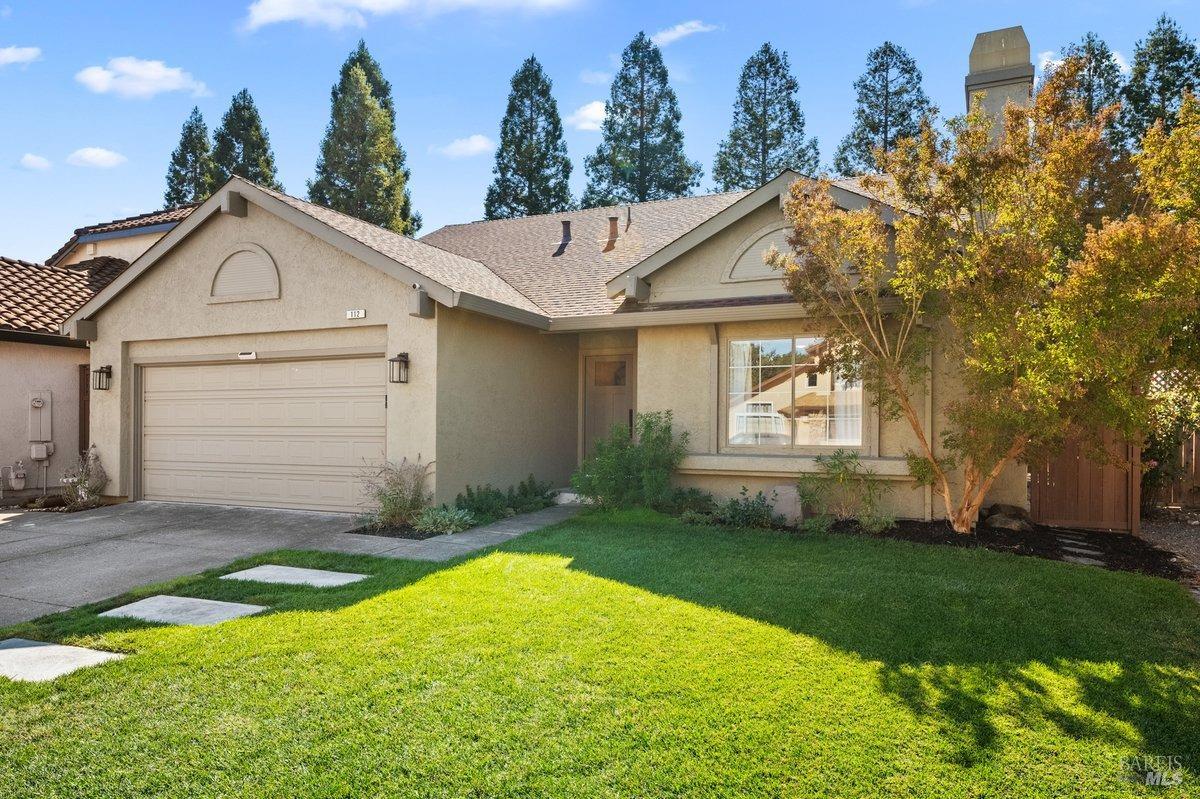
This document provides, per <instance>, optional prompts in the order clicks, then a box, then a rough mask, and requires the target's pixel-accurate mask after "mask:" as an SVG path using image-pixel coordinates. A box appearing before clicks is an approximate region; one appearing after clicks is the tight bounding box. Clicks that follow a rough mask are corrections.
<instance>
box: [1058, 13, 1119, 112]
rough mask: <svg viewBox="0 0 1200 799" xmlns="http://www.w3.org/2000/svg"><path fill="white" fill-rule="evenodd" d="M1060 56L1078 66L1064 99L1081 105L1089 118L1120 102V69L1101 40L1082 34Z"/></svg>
mask: <svg viewBox="0 0 1200 799" xmlns="http://www.w3.org/2000/svg"><path fill="white" fill-rule="evenodd" d="M1062 55H1063V58H1064V59H1067V58H1072V59H1075V60H1076V61H1078V62H1079V65H1080V69H1079V74H1078V75H1077V76H1076V78H1075V80H1074V81H1072V82H1071V86H1070V90H1069V93H1068V95H1067V98H1068V99H1069V100H1072V101H1075V102H1078V103H1080V104H1081V105H1082V106H1083V109H1084V110H1085V111H1087V114H1088V116H1090V117H1094V116H1096V114H1097V113H1098V112H1099V111H1100V110H1101V109H1102V108H1107V107H1108V106H1110V105H1114V104H1115V103H1119V102H1120V101H1121V84H1122V83H1123V80H1122V78H1121V65H1120V63H1118V62H1117V57H1116V55H1114V54H1113V51H1112V50H1110V49H1109V48H1108V45H1107V44H1105V42H1104V40H1103V39H1101V38H1100V37H1099V36H1097V35H1096V34H1095V33H1091V32H1089V33H1085V34H1084V35H1083V38H1082V39H1080V40H1079V41H1078V42H1074V43H1072V44H1069V45H1067V46H1066V47H1064V48H1063V50H1062ZM1049 77H1050V75H1046V79H1049Z"/></svg>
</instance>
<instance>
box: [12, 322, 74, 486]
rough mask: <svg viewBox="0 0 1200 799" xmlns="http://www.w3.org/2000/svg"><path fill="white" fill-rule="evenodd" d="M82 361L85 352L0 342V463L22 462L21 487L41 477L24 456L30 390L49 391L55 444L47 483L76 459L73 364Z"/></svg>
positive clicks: (53, 483) (56, 481) (34, 483)
mask: <svg viewBox="0 0 1200 799" xmlns="http://www.w3.org/2000/svg"><path fill="white" fill-rule="evenodd" d="M87 362H88V353H87V350H84V349H79V348H77V347H49V346H45V345H42V344H22V343H18V342H15V341H0V466H12V465H13V464H14V463H15V462H16V461H18V460H20V461H24V462H25V467H26V471H27V472H28V477H27V482H26V488H32V487H34V486H37V485H40V481H41V479H42V476H41V474H39V473H38V472H37V471H36V470H35V469H34V464H33V462H32V461H31V460H30V459H29V400H30V392H32V391H41V390H49V391H50V392H51V397H52V402H51V424H52V428H51V432H52V437H53V441H54V445H55V451H54V455H52V456H51V458H50V462H49V466H50V468H49V471H48V479H47V485H49V486H51V487H58V486H59V485H60V483H59V479H60V478H61V477H62V476H63V472H65V471H66V470H67V469H68V468H70V467H71V466H73V465H74V464H75V462H76V461H77V460H78V456H79V453H78V452H76V450H77V449H78V446H79V364H81V363H87Z"/></svg>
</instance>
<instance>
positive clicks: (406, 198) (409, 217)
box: [308, 39, 421, 236]
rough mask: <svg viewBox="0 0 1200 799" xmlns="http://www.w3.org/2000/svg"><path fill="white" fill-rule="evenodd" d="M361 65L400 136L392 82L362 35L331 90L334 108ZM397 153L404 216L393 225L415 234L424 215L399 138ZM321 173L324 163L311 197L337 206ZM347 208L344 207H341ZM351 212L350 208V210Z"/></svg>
mask: <svg viewBox="0 0 1200 799" xmlns="http://www.w3.org/2000/svg"><path fill="white" fill-rule="evenodd" d="M355 67H358V68H359V69H361V70H362V72H363V75H365V76H366V79H367V85H368V86H369V87H370V89H371V96H372V97H374V98H375V100H376V102H378V103H379V105H380V107H382V108H383V111H384V113H385V114H387V118H388V122H389V123H391V126H392V137H393V139H395V137H396V104H395V101H394V100H393V99H392V84H391V83H389V82H388V81H387V79H386V78H384V77H383V69H382V68H381V67H380V66H379V62H378V61H376V60H375V57H374V56H372V55H371V52H370V51H369V50H367V43H366V42H364V41H363V40H362V39H359V41H358V46H356V47H355V48H354V50H353V51H352V52H351V53H350V55H349V56H347V57H346V61H345V62H344V63H343V64H342V69H341V72H340V73H339V74H338V82H337V83H336V84H334V86H333V89H332V90H330V93H329V105H330V108H334V107H336V106H337V104H338V99H339V97H340V96H341V94H342V92H343V91H344V87H345V86H346V82H347V80H348V79H349V76H350V71H351V70H352V69H354V68H355ZM335 121H336V118H335V117H333V116H331V117H330V125H333V124H334V123H335ZM395 144H396V146H395V153H394V155H393V156H392V163H391V166H390V171H391V173H392V176H391V181H392V183H393V185H396V186H399V191H400V196H401V203H400V211H399V216H398V218H399V219H400V220H401V222H400V223H398V224H399V226H398V227H394V228H392V229H393V230H396V232H398V233H404V234H406V235H410V236H411V235H413V234H414V233H416V232H417V231H418V230H420V228H421V215H420V214H418V213H414V212H413V209H412V196H411V194H410V192H409V188H408V183H409V179H410V178H411V172H410V171H409V169H408V166H407V158H406V156H405V153H404V148H403V147H402V146H401V145H400V142H399V141H398V140H397V141H396V142H395ZM321 177H322V176H321V174H320V164H318V173H317V179H316V180H314V181H313V182H312V183H310V184H309V189H308V193H309V199H311V200H312V201H313V202H315V203H320V204H322V205H329V206H330V207H334V208H336V207H337V206H333V205H332V202H333V193H332V191H331V190H330V188H329V187H327V185H326V184H325V183H324V182H323V181H322V179H321ZM338 210H343V209H340V208H339V209H338ZM347 213H349V212H347Z"/></svg>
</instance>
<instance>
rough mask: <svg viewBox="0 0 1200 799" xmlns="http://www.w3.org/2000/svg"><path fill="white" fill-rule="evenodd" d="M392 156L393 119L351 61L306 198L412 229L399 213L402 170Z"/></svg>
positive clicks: (370, 219)
mask: <svg viewBox="0 0 1200 799" xmlns="http://www.w3.org/2000/svg"><path fill="white" fill-rule="evenodd" d="M395 162H396V136H395V134H394V132H393V131H392V121H391V120H390V119H389V118H388V115H387V112H386V111H384V110H383V106H382V105H381V104H380V103H379V101H378V100H376V99H375V97H374V95H373V94H372V92H371V86H370V84H369V83H368V82H367V75H366V73H365V72H364V71H363V69H362V67H359V66H357V65H355V66H353V67H351V68H350V71H349V72H348V73H347V74H346V77H345V79H344V80H342V81H341V82H340V91H338V93H337V97H336V99H335V100H334V102H333V110H332V112H331V114H330V120H329V126H328V127H327V128H326V129H325V138H324V140H322V142H321V156H320V158H319V159H318V160H317V177H316V179H315V180H312V181H309V184H308V196H309V199H311V200H312V201H313V202H317V203H320V204H322V205H326V206H328V207H330V208H332V209H334V210H335V211H341V212H342V213H344V214H349V215H350V216H353V217H356V218H358V219H361V220H363V221H364V222H370V223H371V224H373V225H379V226H380V227H385V228H388V229H389V230H394V231H396V232H397V233H405V234H407V233H410V232H411V231H410V229H409V227H410V224H409V222H408V220H406V219H405V218H404V217H403V216H402V214H401V210H402V209H403V207H404V176H403V173H398V172H396V171H395V169H394V168H393V167H394V165H395Z"/></svg>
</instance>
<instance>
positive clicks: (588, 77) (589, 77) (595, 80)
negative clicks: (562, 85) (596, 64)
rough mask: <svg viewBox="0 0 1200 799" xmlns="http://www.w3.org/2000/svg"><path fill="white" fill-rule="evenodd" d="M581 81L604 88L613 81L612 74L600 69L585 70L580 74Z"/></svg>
mask: <svg viewBox="0 0 1200 799" xmlns="http://www.w3.org/2000/svg"><path fill="white" fill-rule="evenodd" d="M579 79H580V80H581V81H583V82H584V83H590V84H592V85H593V86H603V85H604V84H606V83H608V82H609V81H610V80H612V74H611V73H609V72H605V71H603V70H600V69H585V70H584V71H583V72H580V73H579Z"/></svg>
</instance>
